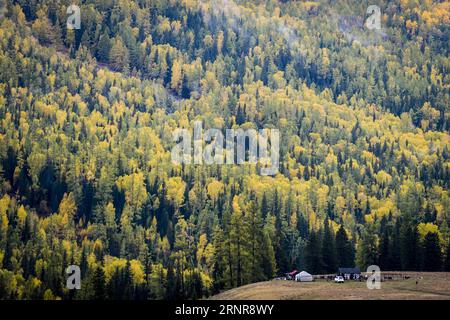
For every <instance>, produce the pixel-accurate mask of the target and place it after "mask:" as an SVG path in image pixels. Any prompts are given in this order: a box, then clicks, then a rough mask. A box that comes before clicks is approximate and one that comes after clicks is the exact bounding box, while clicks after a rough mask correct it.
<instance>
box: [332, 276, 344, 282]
mask: <svg viewBox="0 0 450 320" xmlns="http://www.w3.org/2000/svg"><path fill="white" fill-rule="evenodd" d="M334 282H336V283H344V277H343V276H336V277H334Z"/></svg>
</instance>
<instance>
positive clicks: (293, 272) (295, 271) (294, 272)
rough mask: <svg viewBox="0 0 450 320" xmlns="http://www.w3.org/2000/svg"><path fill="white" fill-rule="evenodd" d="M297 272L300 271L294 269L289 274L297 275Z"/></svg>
mask: <svg viewBox="0 0 450 320" xmlns="http://www.w3.org/2000/svg"><path fill="white" fill-rule="evenodd" d="M297 273H298V271H297V270H294V271H291V272H288V275H290V276H295V275H296V274H297Z"/></svg>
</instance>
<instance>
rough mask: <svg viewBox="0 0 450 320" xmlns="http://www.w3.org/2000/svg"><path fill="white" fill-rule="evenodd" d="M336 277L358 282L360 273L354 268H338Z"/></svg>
mask: <svg viewBox="0 0 450 320" xmlns="http://www.w3.org/2000/svg"><path fill="white" fill-rule="evenodd" d="M337 275H338V276H343V277H344V279H345V280H359V279H360V278H361V271H360V270H359V268H358V267H356V268H339V269H338V274H337Z"/></svg>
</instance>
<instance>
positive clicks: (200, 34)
mask: <svg viewBox="0 0 450 320" xmlns="http://www.w3.org/2000/svg"><path fill="white" fill-rule="evenodd" d="M376 2H377V4H378V5H379V6H380V8H381V12H382V17H381V18H382V19H381V25H382V29H381V30H368V29H367V28H365V27H364V20H365V18H366V17H367V14H366V8H367V7H368V6H369V4H370V3H368V2H367V1H351V0H345V1H334V0H319V1H276V0H265V1H262V0H259V1H237V0H235V1H233V0H213V1H203V0H85V1H73V2H72V1H65V0H59V1H58V0H56V1H54V0H42V1H41V0H14V1H13V0H0V5H1V8H0V10H1V11H0V12H1V13H0V298H2V299H182V298H188V299H199V298H202V297H206V296H209V295H211V294H214V293H217V292H219V291H221V290H225V289H229V288H232V287H236V286H240V285H243V284H247V283H251V282H257V281H263V280H267V279H271V278H273V277H275V276H276V275H280V274H283V273H284V272H287V271H291V270H292V269H294V268H300V269H302V270H303V269H304V270H307V271H308V272H310V273H312V274H324V273H334V272H336V269H337V268H338V267H352V266H355V265H356V266H359V267H361V268H363V269H365V268H366V267H367V266H369V265H373V264H376V265H379V266H380V268H381V270H384V271H386V270H409V271H412V270H423V271H440V270H446V271H450V195H449V184H450V179H449V178H450V150H449V149H450V135H449V128H450V59H449V50H450V45H449V37H450V2H444V1H432V0H426V1H417V0H395V1H382V0H380V1H376ZM72 3H75V4H77V5H79V6H80V9H81V11H80V12H81V28H80V29H68V28H67V26H66V21H67V17H68V14H67V12H66V9H67V7H68V6H69V5H71V4H72ZM195 121H201V122H202V124H203V127H204V128H218V129H220V130H226V129H228V128H242V129H249V128H253V129H262V128H275V129H278V130H280V139H281V143H280V168H279V173H278V174H276V175H274V176H262V175H260V174H258V172H259V171H258V169H259V168H258V165H254V164H249V163H247V164H243V165H195V164H191V165H185V164H183V165H177V164H174V163H173V162H172V161H171V148H172V147H173V145H174V141H173V139H172V133H173V131H174V130H176V129H177V128H186V129H192V128H193V124H194V122H195ZM69 265H79V266H80V268H81V275H82V285H81V289H80V290H68V289H67V288H66V278H67V274H66V268H67V267H68V266H69Z"/></svg>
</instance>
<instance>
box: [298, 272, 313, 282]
mask: <svg viewBox="0 0 450 320" xmlns="http://www.w3.org/2000/svg"><path fill="white" fill-rule="evenodd" d="M313 280H314V279H313V276H312V275H311V274H309V273H308V272H306V271H302V272H300V273H298V274H297V275H296V276H295V281H298V282H310V281H313Z"/></svg>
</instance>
